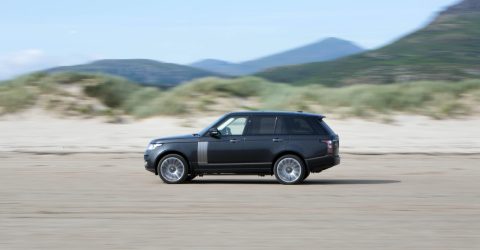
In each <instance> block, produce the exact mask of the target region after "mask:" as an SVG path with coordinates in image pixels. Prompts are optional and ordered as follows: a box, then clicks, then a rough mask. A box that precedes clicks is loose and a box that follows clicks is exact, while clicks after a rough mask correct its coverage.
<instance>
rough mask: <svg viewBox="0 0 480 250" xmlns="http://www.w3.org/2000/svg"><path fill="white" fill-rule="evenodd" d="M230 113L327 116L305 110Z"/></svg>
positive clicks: (235, 113) (236, 113)
mask: <svg viewBox="0 0 480 250" xmlns="http://www.w3.org/2000/svg"><path fill="white" fill-rule="evenodd" d="M228 114H229V115H295V116H315V117H321V118H325V116H324V115H321V114H313V113H305V112H303V111H297V112H291V111H238V112H231V113H228Z"/></svg>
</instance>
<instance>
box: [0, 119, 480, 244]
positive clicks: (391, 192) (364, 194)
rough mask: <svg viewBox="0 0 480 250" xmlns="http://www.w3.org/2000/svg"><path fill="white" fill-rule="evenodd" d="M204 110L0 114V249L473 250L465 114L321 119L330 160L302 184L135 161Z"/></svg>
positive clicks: (186, 128)
mask: <svg viewBox="0 0 480 250" xmlns="http://www.w3.org/2000/svg"><path fill="white" fill-rule="evenodd" d="M215 119H216V117H213V116H211V117H210V116H209V117H199V118H189V119H184V118H172V117H160V118H153V119H147V120H142V121H137V122H129V123H125V124H112V123H106V122H104V121H102V120H101V119H62V118H59V117H55V116H52V115H49V114H45V113H39V112H31V113H23V114H21V115H14V116H3V117H0V225H1V226H0V249H89V248H90V249H159V248H160V249H297V248H302V249H319V248H322V249H323V248H327V249H328V248H334V249H422V250H423V249H436V250H437V249H448V250H450V249H478V248H479V247H480V239H479V237H478V232H479V231H480V212H479V211H480V195H479V192H478V181H479V179H480V169H479V168H478V162H479V161H480V138H479V137H480V133H478V132H479V129H478V128H479V127H480V126H479V125H480V119H479V118H469V119H457V120H439V121H438V120H431V119H429V118H425V117H419V116H398V117H396V118H395V120H394V122H393V123H388V124H386V123H379V122H373V121H364V120H357V119H352V120H338V119H328V118H327V121H328V123H329V124H330V125H331V126H332V127H333V128H334V130H335V131H336V132H337V133H339V134H340V138H341V155H342V163H341V164H340V165H339V166H336V167H334V168H332V169H329V170H327V171H325V172H322V173H321V174H313V175H311V176H310V177H309V178H308V179H307V181H306V183H305V185H298V186H283V185H280V184H277V182H276V181H275V179H274V178H273V177H271V176H267V177H257V176H220V177H219V176H206V177H202V178H198V179H195V180H194V181H193V182H191V183H188V184H183V185H166V184H163V183H162V182H161V181H160V179H159V178H158V177H157V176H155V175H152V174H151V173H150V172H147V171H145V170H144V168H143V165H142V164H143V158H142V156H143V154H142V152H143V150H144V148H145V146H146V144H147V143H148V141H149V140H150V139H151V138H154V137H159V136H167V135H173V134H185V133H194V132H196V131H198V130H200V129H201V128H202V127H204V126H206V125H207V124H209V123H210V122H212V121H213V120H215Z"/></svg>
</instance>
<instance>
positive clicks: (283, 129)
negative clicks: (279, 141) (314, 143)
mask: <svg viewBox="0 0 480 250" xmlns="http://www.w3.org/2000/svg"><path fill="white" fill-rule="evenodd" d="M275 133H276V134H288V135H313V134H316V132H315V129H314V128H313V127H312V125H311V124H310V122H309V121H308V119H306V118H304V117H293V116H292V117H289V116H284V117H278V121H277V126H276V129H275Z"/></svg>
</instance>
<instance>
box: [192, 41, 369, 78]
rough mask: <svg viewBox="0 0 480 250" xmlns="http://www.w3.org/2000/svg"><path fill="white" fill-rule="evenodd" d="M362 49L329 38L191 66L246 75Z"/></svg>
mask: <svg viewBox="0 0 480 250" xmlns="http://www.w3.org/2000/svg"><path fill="white" fill-rule="evenodd" d="M362 51H363V49H362V48H361V47H359V46H357V45H355V44H354V43H352V42H350V41H346V40H342V39H339V38H327V39H324V40H321V41H319V42H316V43H312V44H308V45H305V46H302V47H299V48H295V49H291V50H287V51H284V52H280V53H276V54H273V55H269V56H265V57H262V58H258V59H254V60H249V61H246V62H242V63H231V62H226V61H221V60H215V59H207V60H203V61H199V62H196V63H193V64H191V65H190V66H192V67H196V68H199V69H204V70H208V71H212V72H217V73H221V74H225V75H246V74H252V73H255V72H259V71H262V70H265V69H268V68H273V67H278V66H285V65H295V64H303V63H310V62H323V61H330V60H334V59H337V58H341V57H345V56H349V55H353V54H357V53H360V52H362Z"/></svg>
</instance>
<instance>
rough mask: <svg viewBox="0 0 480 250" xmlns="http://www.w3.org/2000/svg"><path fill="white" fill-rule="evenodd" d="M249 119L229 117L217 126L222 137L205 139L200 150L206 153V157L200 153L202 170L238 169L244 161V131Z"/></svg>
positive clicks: (223, 170)
mask: <svg viewBox="0 0 480 250" xmlns="http://www.w3.org/2000/svg"><path fill="white" fill-rule="evenodd" d="M246 123H247V117H245V116H234V117H228V118H226V120H225V121H223V122H221V123H220V125H218V126H217V129H218V131H219V132H220V135H219V136H218V137H205V141H203V142H199V149H200V151H199V152H200V153H201V151H203V152H205V153H206V154H205V155H204V156H201V155H200V153H199V165H200V166H201V168H202V169H210V170H215V169H218V170H221V171H222V172H228V169H236V168H237V167H238V165H239V164H241V163H242V162H243V161H244V155H243V152H242V151H243V148H244V137H243V134H244V130H245V126H246Z"/></svg>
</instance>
